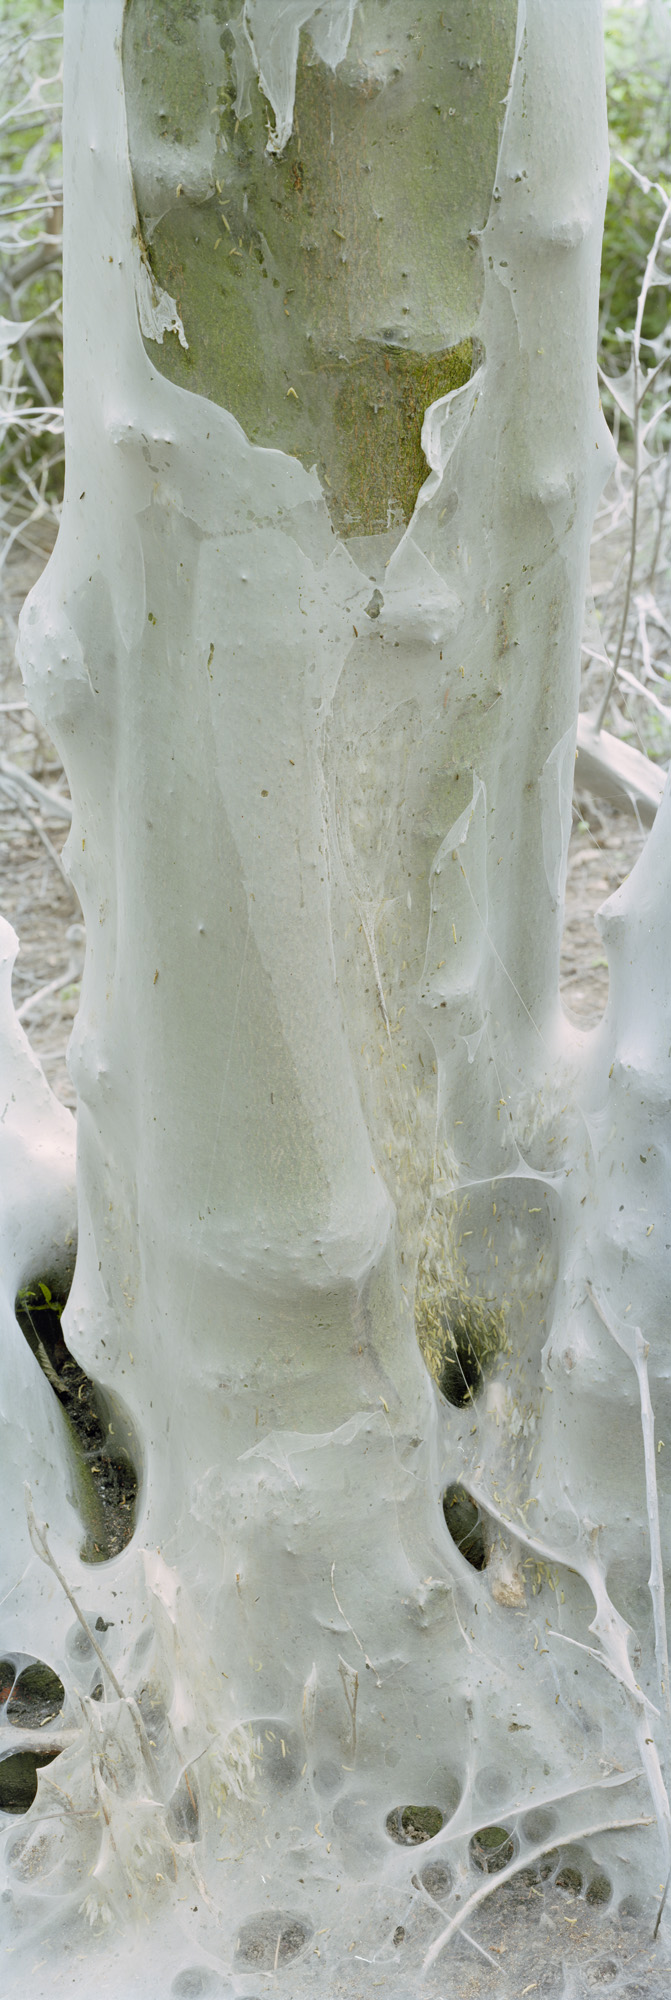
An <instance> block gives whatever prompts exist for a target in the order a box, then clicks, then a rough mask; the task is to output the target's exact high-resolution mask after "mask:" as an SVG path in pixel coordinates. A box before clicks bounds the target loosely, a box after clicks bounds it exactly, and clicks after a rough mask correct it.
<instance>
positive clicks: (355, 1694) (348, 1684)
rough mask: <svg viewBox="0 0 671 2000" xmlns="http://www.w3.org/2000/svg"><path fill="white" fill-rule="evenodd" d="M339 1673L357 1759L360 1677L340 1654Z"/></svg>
mask: <svg viewBox="0 0 671 2000" xmlns="http://www.w3.org/2000/svg"><path fill="white" fill-rule="evenodd" d="M338 1673H339V1675H340V1679H341V1681H342V1684H343V1693H344V1696H345V1700H346V1702H347V1707H348V1709H349V1714H350V1722H351V1724H352V1750H351V1755H352V1757H355V1756H356V1705H357V1702H358V1699H359V1676H358V1673H357V1671H356V1668H355V1667H349V1666H348V1664H347V1661H346V1660H344V1659H343V1657H342V1653H339V1654H338Z"/></svg>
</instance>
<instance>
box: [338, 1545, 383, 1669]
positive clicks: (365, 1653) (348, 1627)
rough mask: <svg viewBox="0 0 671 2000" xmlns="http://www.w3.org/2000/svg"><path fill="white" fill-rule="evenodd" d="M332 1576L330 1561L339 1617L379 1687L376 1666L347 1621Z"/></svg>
mask: <svg viewBox="0 0 671 2000" xmlns="http://www.w3.org/2000/svg"><path fill="white" fill-rule="evenodd" d="M334 1576H335V1563H331V1589H332V1591H333V1595H334V1597H335V1601H336V1604H337V1606H338V1610H339V1612H340V1616H341V1618H344V1620H345V1624H346V1626H347V1630H348V1632H351V1634H352V1638H353V1639H354V1642H355V1644H356V1645H357V1646H358V1648H359V1652H360V1653H363V1656H364V1660H365V1662H366V1666H367V1667H370V1671H371V1673H372V1674H375V1678H376V1681H377V1685H378V1687H381V1686H382V1682H381V1680H380V1679H379V1677H378V1672H377V1668H376V1667H374V1666H373V1662H372V1660H369V1658H368V1654H367V1652H366V1651H365V1648H364V1647H363V1646H362V1644H361V1640H360V1638H359V1636H358V1633H357V1632H355V1630H354V1626H353V1625H351V1624H350V1621H349V1618H348V1616H347V1612H346V1611H343V1608H342V1604H341V1602H340V1598H339V1597H338V1594H337V1591H336V1587H335V1584H334V1581H333V1578H334Z"/></svg>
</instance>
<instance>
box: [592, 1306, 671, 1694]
mask: <svg viewBox="0 0 671 2000" xmlns="http://www.w3.org/2000/svg"><path fill="white" fill-rule="evenodd" d="M587 1292H588V1295H589V1298H590V1299H591V1301H592V1305H593V1306H594V1309H595V1312H597V1313H598V1315H599V1319H600V1320H601V1322H602V1325H603V1326H605V1328H606V1331H607V1332H608V1333H609V1334H610V1336H611V1339H612V1340H614V1341H616V1343H617V1346H618V1347H619V1348H620V1349H621V1351H622V1353H623V1354H626V1356H627V1359H628V1360H629V1361H631V1362H632V1363H633V1366H634V1368H635V1369H636V1375H637V1378H638V1393H639V1397H640V1403H641V1429H642V1431H643V1455H644V1460H645V1493H646V1501H647V1508H648V1526H649V1531H650V1576H649V1580H648V1588H649V1591H650V1596H651V1598H652V1615H653V1621H654V1627H655V1657H656V1660H657V1675H658V1680H659V1690H660V1696H661V1701H662V1707H663V1709H664V1710H665V1712H666V1718H667V1724H668V1723H671V1691H670V1690H669V1649H668V1642H667V1636H666V1607H665V1601H664V1565H663V1561H662V1534H661V1527H660V1519H659V1494H658V1490H657V1466H656V1463H655V1417H654V1411H653V1407H652V1401H651V1397H650V1383H649V1380H648V1354H649V1346H648V1342H647V1341H644V1339H643V1335H642V1333H641V1329H640V1326H636V1327H634V1328H633V1329H631V1330H630V1329H629V1328H627V1331H626V1333H622V1332H620V1331H618V1329H617V1327H616V1326H614V1325H613V1324H612V1321H611V1320H610V1318H609V1315H608V1313H607V1312H606V1309H605V1306H604V1305H603V1302H602V1300H601V1299H600V1298H599V1297H598V1294H597V1293H596V1292H595V1290H594V1286H593V1285H590V1284H589V1282H588V1284H587Z"/></svg>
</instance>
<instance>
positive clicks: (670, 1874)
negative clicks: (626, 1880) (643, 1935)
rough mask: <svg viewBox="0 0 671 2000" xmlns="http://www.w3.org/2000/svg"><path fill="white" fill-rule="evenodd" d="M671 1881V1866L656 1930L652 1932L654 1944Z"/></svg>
mask: <svg viewBox="0 0 671 2000" xmlns="http://www.w3.org/2000/svg"><path fill="white" fill-rule="evenodd" d="M670 1883H671V1868H670V1869H669V1872H668V1875H667V1878H666V1881H665V1883H664V1894H663V1896H662V1900H661V1903H660V1905H659V1909H658V1911H657V1918H656V1922H655V1928H654V1931H653V1933H652V1942H653V1944H654V1942H655V1938H656V1936H657V1932H658V1930H659V1926H660V1924H661V1921H662V1917H663V1915H664V1904H665V1902H666V1898H667V1896H668V1893H669V1884H670Z"/></svg>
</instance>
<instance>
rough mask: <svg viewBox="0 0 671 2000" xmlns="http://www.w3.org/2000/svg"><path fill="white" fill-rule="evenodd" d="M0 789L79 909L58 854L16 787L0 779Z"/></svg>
mask: <svg viewBox="0 0 671 2000" xmlns="http://www.w3.org/2000/svg"><path fill="white" fill-rule="evenodd" d="M0 787H1V788H2V790H3V792H6V794H7V797H8V798H10V799H11V800H12V803H13V805H15V806H16V810H17V812H20V813H21V814H22V816H23V818H24V819H26V820H27V821H28V825H29V827H31V828H32V831H33V833H36V834H37V838H38V840H41V842H42V846H43V847H45V848H46V851H47V854H48V855H49V859H50V861H53V864H54V868H56V869H57V870H58V873H59V875H60V878H61V881H62V882H63V883H64V884H65V887H66V889H67V892H68V895H69V896H70V898H71V900H72V906H73V909H75V910H79V909H80V908H81V905H80V901H79V897H78V895H77V891H76V889H75V888H74V887H73V884H72V882H71V881H70V879H69V876H68V875H66V873H65V869H64V867H63V863H62V861H61V857H60V854H58V853H57V852H56V848H55V847H53V846H52V843H51V841H50V839H49V835H48V833H45V831H44V827H42V826H40V825H39V823H38V821H37V820H36V819H35V816H34V813H31V812H30V810H29V808H28V806H27V805H24V802H23V799H22V798H21V796H20V793H19V790H18V786H16V785H15V784H14V783H13V781H12V780H11V779H10V778H0Z"/></svg>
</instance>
